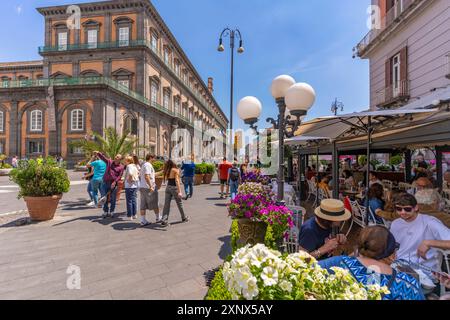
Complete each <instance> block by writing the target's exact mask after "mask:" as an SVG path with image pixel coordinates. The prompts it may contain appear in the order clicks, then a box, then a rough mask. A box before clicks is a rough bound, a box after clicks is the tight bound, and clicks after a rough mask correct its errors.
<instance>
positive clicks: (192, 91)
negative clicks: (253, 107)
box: [0, 0, 228, 165]
mask: <svg viewBox="0 0 450 320" xmlns="http://www.w3.org/2000/svg"><path fill="white" fill-rule="evenodd" d="M37 10H38V12H39V13H40V14H42V15H43V17H44V18H45V37H44V38H45V44H44V46H42V47H40V48H39V53H40V55H41V56H42V60H40V61H29V62H12V63H0V154H2V153H3V154H6V155H8V156H10V157H12V156H14V155H17V156H19V157H28V158H30V157H35V156H38V155H44V156H46V155H61V156H62V157H63V158H64V159H66V160H67V161H68V163H69V165H71V164H73V163H75V162H76V161H78V160H80V159H82V158H83V157H84V155H83V154H82V150H77V149H76V148H75V149H74V148H71V147H70V142H71V141H73V140H78V139H90V138H91V132H97V133H100V134H103V132H104V128H107V127H114V128H115V129H116V130H117V131H118V132H119V133H120V132H130V134H131V135H133V136H135V137H136V138H137V139H138V140H139V144H140V145H146V146H148V147H149V151H150V152H152V153H154V154H156V155H158V156H165V157H170V155H171V151H172V148H173V147H174V143H173V142H171V135H172V132H173V131H174V130H175V129H177V128H185V129H187V130H188V131H189V132H190V133H191V135H192V137H194V130H198V131H206V130H208V129H216V130H219V131H220V132H222V133H223V132H224V131H225V130H226V128H227V126H228V119H227V117H226V116H225V114H224V113H223V111H222V110H221V109H220V107H219V105H218V104H217V102H216V101H215V99H214V97H213V79H212V78H209V79H208V83H207V84H205V83H204V82H203V81H202V79H201V77H200V76H199V74H198V73H197V71H196V69H195V67H194V66H193V65H192V63H191V62H190V61H189V59H188V57H187V56H186V54H185V53H184V52H183V50H182V48H181V47H180V45H179V44H178V42H177V40H176V39H175V37H174V36H173V34H172V33H171V32H170V30H169V28H168V27H167V25H166V24H165V23H164V21H163V19H162V18H161V16H160V15H159V14H158V12H157V11H156V9H155V7H154V6H153V5H152V4H151V2H150V1H148V0H127V1H124V0H113V1H103V2H93V3H86V4H80V5H77V6H55V7H46V8H39V9H37ZM77 12H79V17H80V18H79V19H78V20H77V19H76V18H73V17H76V14H77ZM68 21H69V23H68ZM73 22H75V28H73ZM194 123H197V124H198V123H201V127H200V126H196V127H195V128H194ZM192 139H194V138H192ZM193 142H196V143H201V142H200V141H191V142H190V143H191V144H192V143H193ZM141 153H142V154H141V156H143V153H144V151H142V152H141Z"/></svg>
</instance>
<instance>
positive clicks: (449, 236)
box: [391, 193, 450, 270]
mask: <svg viewBox="0 0 450 320" xmlns="http://www.w3.org/2000/svg"><path fill="white" fill-rule="evenodd" d="M395 211H396V212H397V214H398V215H399V216H400V219H397V220H395V221H394V222H393V223H392V226H391V232H392V234H393V235H394V237H395V239H396V240H397V242H398V243H399V244H400V249H399V251H398V254H397V257H398V259H402V260H406V261H410V262H412V263H416V264H422V265H424V266H426V267H428V268H431V269H433V270H440V266H439V261H438V258H437V252H436V249H435V247H433V246H432V245H433V244H436V243H437V242H436V241H439V243H440V244H442V243H443V244H445V245H444V246H441V245H440V246H439V248H441V247H444V248H445V247H446V245H448V244H450V229H449V228H447V227H446V226H445V225H444V224H443V223H442V222H441V221H439V220H438V219H436V218H435V217H432V216H429V215H424V214H420V213H419V206H418V204H417V200H416V198H415V197H414V196H413V195H410V194H408V193H402V194H400V195H398V196H397V197H396V199H395Z"/></svg>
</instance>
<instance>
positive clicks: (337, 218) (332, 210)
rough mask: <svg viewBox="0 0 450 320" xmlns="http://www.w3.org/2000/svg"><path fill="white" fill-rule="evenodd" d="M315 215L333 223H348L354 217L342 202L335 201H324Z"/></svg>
mask: <svg viewBox="0 0 450 320" xmlns="http://www.w3.org/2000/svg"><path fill="white" fill-rule="evenodd" d="M314 213H315V214H316V216H318V217H319V218H322V219H325V220H328V221H333V222H341V221H347V220H348V219H350V218H351V216H352V214H351V213H350V211H348V210H347V209H345V206H344V203H343V202H342V201H340V200H334V199H324V200H322V202H321V203H320V207H317V208H316V210H315V211H314Z"/></svg>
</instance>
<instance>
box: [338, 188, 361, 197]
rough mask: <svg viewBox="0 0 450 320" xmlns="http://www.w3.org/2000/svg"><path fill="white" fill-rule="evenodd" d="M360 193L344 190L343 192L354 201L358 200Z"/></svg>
mask: <svg viewBox="0 0 450 320" xmlns="http://www.w3.org/2000/svg"><path fill="white" fill-rule="evenodd" d="M359 193H360V192H359V191H352V190H344V191H342V194H343V195H344V196H349V197H350V198H352V199H354V198H356V197H357V195H358V194H359Z"/></svg>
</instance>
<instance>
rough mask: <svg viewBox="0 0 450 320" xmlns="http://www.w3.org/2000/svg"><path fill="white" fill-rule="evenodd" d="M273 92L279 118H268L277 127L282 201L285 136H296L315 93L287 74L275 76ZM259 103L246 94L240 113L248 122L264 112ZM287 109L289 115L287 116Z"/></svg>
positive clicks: (282, 196) (282, 198) (279, 193)
mask: <svg viewBox="0 0 450 320" xmlns="http://www.w3.org/2000/svg"><path fill="white" fill-rule="evenodd" d="M271 92H272V96H273V97H274V98H275V101H276V103H277V106H278V120H275V119H273V118H269V119H267V122H269V123H271V124H272V125H273V127H274V129H276V130H278V139H279V154H278V160H279V163H278V179H277V184H278V194H277V200H278V203H280V204H281V203H283V202H284V167H285V166H284V138H285V137H288V138H289V137H292V136H294V134H295V131H296V130H297V129H298V128H299V126H300V124H301V121H302V119H303V117H305V116H306V114H307V112H308V110H309V109H310V108H311V106H312V105H313V104H314V102H315V99H316V93H315V91H314V89H313V88H312V87H311V86H310V85H309V84H307V83H295V80H294V79H293V78H292V77H290V76H287V75H282V76H279V77H277V78H275V79H274V80H273V82H272V87H271ZM255 100H256V101H255ZM258 103H259V101H258V99H256V98H254V97H246V98H244V99H242V100H241V102H240V103H239V107H238V110H239V111H238V112H239V115H240V117H241V118H242V119H243V120H244V121H245V122H246V123H247V124H251V125H253V124H254V123H256V122H257V120H258V117H259V115H260V113H261V112H260V111H259V113H258V112H257V110H258V109H259V110H261V108H258ZM259 106H261V103H259ZM243 110H245V112H244V111H243ZM286 111H288V112H289V113H290V115H288V116H286ZM294 118H295V119H294ZM287 129H289V130H287Z"/></svg>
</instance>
